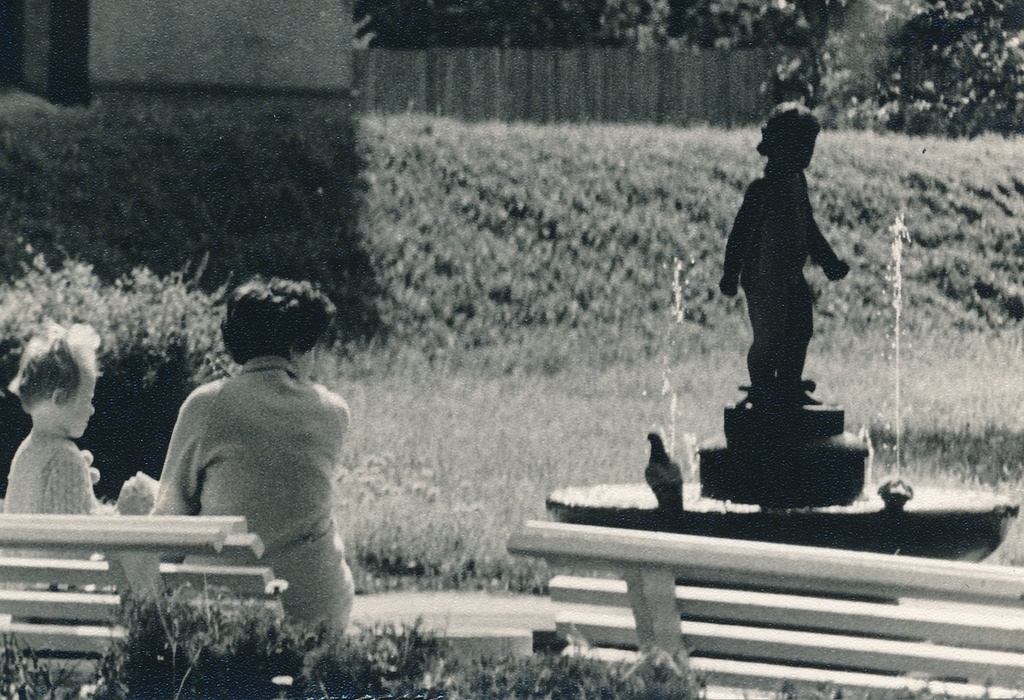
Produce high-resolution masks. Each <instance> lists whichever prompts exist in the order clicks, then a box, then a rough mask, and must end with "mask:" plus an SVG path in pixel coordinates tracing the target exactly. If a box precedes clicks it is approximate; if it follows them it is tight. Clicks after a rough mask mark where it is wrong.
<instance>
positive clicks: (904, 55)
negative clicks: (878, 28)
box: [880, 0, 1024, 136]
mask: <svg viewBox="0 0 1024 700" xmlns="http://www.w3.org/2000/svg"><path fill="white" fill-rule="evenodd" d="M1022 29H1024V3H1022V2H1020V0H1016V1H1012V2H1011V1H1009V0H928V2H927V3H926V4H924V5H923V6H922V7H921V8H920V11H919V12H918V13H917V14H916V15H914V16H913V17H912V18H911V19H910V20H909V21H908V22H907V23H906V24H905V25H904V26H903V28H902V29H901V31H900V32H899V33H898V34H897V35H896V36H895V37H894V39H893V41H892V51H891V54H890V58H889V62H888V65H887V67H886V70H885V72H884V74H883V76H882V80H881V86H880V87H881V96H880V102H881V103H882V104H883V105H885V106H886V107H887V109H888V112H889V114H890V119H889V126H890V128H893V129H898V130H902V131H907V132H911V133H943V134H946V135H949V136H974V135H977V134H980V133H983V132H986V131H994V132H997V133H1001V134H1011V133H1024V46H1022V43H1024V32H1022Z"/></svg>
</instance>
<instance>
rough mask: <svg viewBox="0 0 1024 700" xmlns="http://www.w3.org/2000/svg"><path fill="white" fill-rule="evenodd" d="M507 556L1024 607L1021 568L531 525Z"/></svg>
mask: <svg viewBox="0 0 1024 700" xmlns="http://www.w3.org/2000/svg"><path fill="white" fill-rule="evenodd" d="M508 550H509V552H511V553H513V554H523V555H532V556H540V557H544V558H545V559H547V560H548V561H549V562H551V563H553V564H557V565H561V566H565V567H568V568H583V569H588V568H589V569H591V570H595V569H608V570H613V571H622V570H625V569H641V568H642V569H650V570H655V569H657V570H662V571H666V572H668V573H669V574H671V576H672V577H673V578H675V579H679V580H681V581H695V582H700V583H704V584H712V585H722V586H734V587H740V588H750V589H756V590H767V589H772V590H783V591H800V592H806V593H822V594H835V595H840V596H849V597H863V598H898V597H911V598H932V599H935V600H951V601H957V602H969V603H995V604H1000V605H1009V606H1017V607H1024V568H1021V567H1012V566H998V565H992V564H989V565H986V564H977V563H972V562H959V561H946V560H939V559H925V558H920V557H906V556H898V555H892V554H877V553H874V552H853V551H848V550H840V549H826V548H821V547H807V546H801V545H790V544H778V543H772V542H756V541H752V540H731V539H725V538H720V537H700V536H696V535H682V534H675V533H665V532H644V531H638V530H627V529H622V528H610V527H597V526H591V525H570V524H565V523H552V522H542V521H530V522H528V523H526V525H525V526H524V527H523V529H522V530H521V531H520V532H518V533H516V534H514V535H513V536H512V538H511V539H510V540H509V544H508Z"/></svg>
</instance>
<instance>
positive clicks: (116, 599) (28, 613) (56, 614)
mask: <svg viewBox="0 0 1024 700" xmlns="http://www.w3.org/2000/svg"><path fill="white" fill-rule="evenodd" d="M120 605H121V597H120V596H118V595H116V594H113V593H84V592H78V591H18V590H0V614H4V615H10V616H12V617H15V618H19V617H33V618H41V619H51V620H52V619H60V620H80V621H82V622H110V621H112V620H114V619H115V618H116V617H117V612H118V609H119V608H120Z"/></svg>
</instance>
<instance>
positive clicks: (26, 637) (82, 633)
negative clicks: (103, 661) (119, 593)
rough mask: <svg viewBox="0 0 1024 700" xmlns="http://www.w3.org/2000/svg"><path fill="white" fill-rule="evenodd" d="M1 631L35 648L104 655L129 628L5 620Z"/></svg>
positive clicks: (0, 626) (0, 627)
mask: <svg viewBox="0 0 1024 700" xmlns="http://www.w3.org/2000/svg"><path fill="white" fill-rule="evenodd" d="M0 634H7V635H11V636H13V637H14V638H15V639H17V640H19V641H20V642H21V643H22V644H24V645H25V646H27V647H29V648H30V649H33V650H36V649H39V650H46V651H49V652H67V653H72V654H96V655H100V654H103V653H104V652H106V651H107V649H109V648H110V645H111V643H112V642H114V641H116V640H118V639H123V638H124V636H125V630H124V629H123V628H121V627H109V626H104V625H52V624H35V623H28V622H17V621H15V622H8V621H2V622H0Z"/></svg>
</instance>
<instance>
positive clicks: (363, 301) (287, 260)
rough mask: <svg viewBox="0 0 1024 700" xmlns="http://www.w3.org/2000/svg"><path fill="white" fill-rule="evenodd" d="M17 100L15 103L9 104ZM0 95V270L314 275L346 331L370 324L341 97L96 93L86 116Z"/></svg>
mask: <svg viewBox="0 0 1024 700" xmlns="http://www.w3.org/2000/svg"><path fill="white" fill-rule="evenodd" d="M15 97H16V96H15ZM15 97H12V96H3V95H0V144H2V147H0V183H2V184H3V187H2V188H0V211H3V212H4V215H3V219H2V221H0V226H2V231H3V239H2V240H3V245H2V249H3V254H2V255H0V264H2V265H3V267H0V275H5V276H7V277H8V278H12V277H14V276H16V275H17V274H19V273H20V270H19V268H18V263H19V261H22V260H24V258H25V254H26V251H28V254H29V256H31V255H33V254H35V253H42V254H45V255H46V257H47V258H48V259H50V260H53V261H56V262H62V261H64V260H67V259H68V258H71V259H73V260H75V261H77V262H84V263H88V264H90V265H92V266H93V267H94V269H95V272H96V274H97V275H98V276H99V277H100V278H101V279H103V280H104V281H107V282H113V281H114V280H116V279H117V278H119V277H121V276H122V275H124V274H127V273H128V272H129V271H131V270H132V269H134V268H136V267H139V266H143V267H146V268H148V269H150V270H153V271H154V272H155V273H157V274H159V275H168V274H171V273H173V272H175V271H178V270H182V269H185V268H186V267H187V268H188V269H190V270H191V271H192V274H193V276H194V277H195V278H196V279H197V282H198V284H199V285H200V287H201V288H202V289H204V290H205V291H207V292H213V291H215V290H216V289H218V288H219V287H220V286H221V285H223V284H224V283H225V281H227V280H228V279H229V278H230V277H232V276H234V277H235V278H239V277H246V276H248V275H249V274H250V273H253V272H259V273H263V274H266V275H279V276H284V277H298V278H302V279H311V280H316V281H318V282H320V283H321V284H323V285H324V286H325V288H326V289H327V290H328V291H329V293H330V294H331V296H332V297H333V299H334V301H335V302H336V303H337V304H338V307H339V310H340V317H339V322H340V324H341V327H342V328H343V329H344V331H345V333H346V334H347V335H348V337H349V338H363V337H366V336H367V335H370V334H372V333H373V332H374V330H375V320H374V318H373V315H372V308H373V306H372V299H373V296H374V291H373V282H374V280H373V274H372V272H371V270H370V269H369V266H368V265H367V260H366V255H365V252H364V251H363V246H362V244H361V242H360V241H359V240H358V230H357V228H356V222H355V212H356V209H357V207H358V201H359V193H360V187H361V186H360V179H359V176H360V170H361V164H360V161H359V158H358V155H357V153H356V150H355V129H354V124H353V122H352V117H351V114H350V111H349V108H348V107H347V105H346V104H344V103H339V102H338V101H332V100H320V99H315V98H308V99H303V98H275V99H270V98H268V99H265V100H263V99H258V98H237V99H232V98H229V97H222V98H217V99H202V98H187V97H161V96H135V97H130V98H129V97H121V98H116V99H115V98H114V97H113V96H106V97H102V96H101V99H100V100H98V102H97V104H96V105H94V106H93V107H90V108H88V109H57V108H52V107H49V108H44V107H42V106H39V105H37V104H35V103H31V102H28V103H26V102H25V101H24V100H17V99H15Z"/></svg>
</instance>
